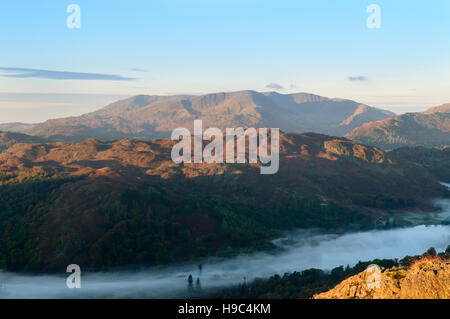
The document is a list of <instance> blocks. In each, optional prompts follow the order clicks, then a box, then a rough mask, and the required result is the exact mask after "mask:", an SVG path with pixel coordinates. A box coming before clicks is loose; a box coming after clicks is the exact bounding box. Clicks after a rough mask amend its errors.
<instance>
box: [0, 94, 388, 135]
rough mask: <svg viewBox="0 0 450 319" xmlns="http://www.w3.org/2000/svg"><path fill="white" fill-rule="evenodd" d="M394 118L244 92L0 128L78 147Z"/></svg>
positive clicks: (125, 104) (331, 102)
mask: <svg viewBox="0 0 450 319" xmlns="http://www.w3.org/2000/svg"><path fill="white" fill-rule="evenodd" d="M393 115H394V113H392V112H389V111H385V110H381V109H378V108H375V107H370V106H367V105H365V104H361V103H357V102H354V101H351V100H345V99H330V98H326V97H322V96H318V95H314V94H308V93H297V94H279V93H276V92H264V93H260V92H255V91H239V92H231V93H214V94H207V95H201V96H188V95H175V96H148V95H139V96H134V97H131V98H128V99H125V100H121V101H118V102H115V103H113V104H111V105H108V106H106V107H104V108H102V109H100V110H98V111H95V112H92V113H88V114H84V115H81V116H77V117H68V118H60V119H52V120H48V121H46V122H44V123H39V124H35V125H23V124H21V123H13V124H3V125H0V130H4V131H15V132H20V133H27V134H29V135H33V136H40V137H44V138H48V139H50V140H52V141H71V142H79V141H83V140H85V139H87V138H95V139H98V140H103V141H107V140H111V139H121V138H135V139H145V140H150V139H154V138H161V137H169V136H170V134H171V132H172V130H173V129H175V128H177V127H186V128H189V129H192V125H193V122H194V120H195V119H202V120H203V122H204V127H218V128H221V129H225V128H227V127H256V128H258V127H276V128H280V129H281V130H282V131H284V132H292V133H302V132H316V133H322V134H328V135H339V136H340V135H344V134H347V133H349V132H351V131H352V130H353V129H355V128H357V127H359V126H361V125H362V124H364V123H367V122H372V121H378V120H384V119H386V118H388V117H391V116H393Z"/></svg>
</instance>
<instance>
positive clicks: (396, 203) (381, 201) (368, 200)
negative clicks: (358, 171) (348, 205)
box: [351, 194, 416, 209]
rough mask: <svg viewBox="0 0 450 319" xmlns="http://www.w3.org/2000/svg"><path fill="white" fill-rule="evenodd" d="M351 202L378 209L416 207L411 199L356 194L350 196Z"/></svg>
mask: <svg viewBox="0 0 450 319" xmlns="http://www.w3.org/2000/svg"><path fill="white" fill-rule="evenodd" d="M351 201H352V203H353V204H355V205H359V206H366V207H372V208H380V209H399V208H407V207H413V206H414V205H416V202H415V201H414V200H413V199H404V198H396V197H390V196H385V195H365V194H357V195H354V196H352V198H351Z"/></svg>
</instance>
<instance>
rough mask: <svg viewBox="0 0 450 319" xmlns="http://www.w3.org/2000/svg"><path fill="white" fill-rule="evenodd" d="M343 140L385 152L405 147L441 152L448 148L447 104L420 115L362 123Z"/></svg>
mask: <svg viewBox="0 0 450 319" xmlns="http://www.w3.org/2000/svg"><path fill="white" fill-rule="evenodd" d="M346 137H348V138H350V139H352V140H355V141H358V142H360V143H363V144H368V145H374V146H378V147H382V148H387V149H392V148H397V147H404V146H426V147H439V148H441V147H444V146H446V145H450V104H445V105H442V106H438V107H434V108H431V109H429V110H428V111H425V112H423V113H406V114H403V115H397V116H394V117H391V118H388V119H385V120H381V121H376V122H371V123H365V124H363V125H362V126H360V127H358V128H356V129H354V130H353V131H352V132H350V133H349V134H347V135H346Z"/></svg>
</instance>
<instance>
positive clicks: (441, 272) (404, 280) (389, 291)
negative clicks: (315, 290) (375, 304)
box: [314, 258, 450, 299]
mask: <svg viewBox="0 0 450 319" xmlns="http://www.w3.org/2000/svg"><path fill="white" fill-rule="evenodd" d="M372 275H373V272H372V271H370V270H369V271H367V270H366V271H363V272H361V273H359V274H357V275H355V276H352V277H350V278H348V279H345V280H344V281H343V282H341V283H340V284H338V285H337V286H336V287H334V288H333V289H331V290H330V291H328V292H324V293H321V294H318V295H315V296H314V298H315V299H449V298H450V260H448V259H447V260H443V259H439V258H435V259H433V258H431V259H422V260H419V261H417V262H416V263H414V264H413V265H411V266H410V267H393V268H388V269H382V271H381V274H380V278H379V280H380V287H379V288H376V287H372V286H369V285H368V282H371V281H370V278H373V277H371V276H372Z"/></svg>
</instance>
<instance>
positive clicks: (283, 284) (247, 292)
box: [205, 246, 450, 299]
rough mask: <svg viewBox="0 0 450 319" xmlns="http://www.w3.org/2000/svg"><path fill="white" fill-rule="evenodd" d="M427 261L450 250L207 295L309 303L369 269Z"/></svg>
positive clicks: (307, 272)
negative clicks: (313, 298)
mask: <svg viewBox="0 0 450 319" xmlns="http://www.w3.org/2000/svg"><path fill="white" fill-rule="evenodd" d="M427 257H441V258H443V259H450V246H448V248H447V249H446V251H445V252H442V253H439V254H438V253H437V252H436V250H435V249H434V248H430V249H429V250H428V251H427V252H426V253H424V254H422V255H419V256H407V257H405V258H403V259H401V260H397V259H375V260H372V261H367V262H359V263H358V264H356V265H355V266H354V267H349V266H347V267H345V268H344V267H343V266H340V267H336V268H334V269H333V270H331V271H323V270H320V269H308V270H304V271H301V272H294V273H287V274H284V275H283V276H279V275H274V276H272V277H270V278H269V279H256V280H254V281H252V282H250V283H245V282H244V283H241V284H238V285H236V286H234V287H232V288H227V289H224V290H221V291H218V292H214V293H211V292H210V293H209V294H207V295H205V297H207V298H224V299H229V298H233V299H247V298H251V299H256V298H269V299H270V298H272V299H299V298H300V299H309V298H312V297H313V296H314V295H315V294H319V293H321V292H325V291H328V290H330V289H332V288H334V287H335V286H336V285H337V284H339V283H340V282H342V281H343V280H345V279H347V278H349V277H351V276H354V275H356V274H359V273H361V272H363V271H364V270H366V269H367V267H368V266H369V265H372V264H375V265H378V266H380V268H386V269H389V268H393V267H399V266H402V267H409V266H410V265H412V264H413V263H414V262H416V261H417V260H420V259H422V258H427Z"/></svg>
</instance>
